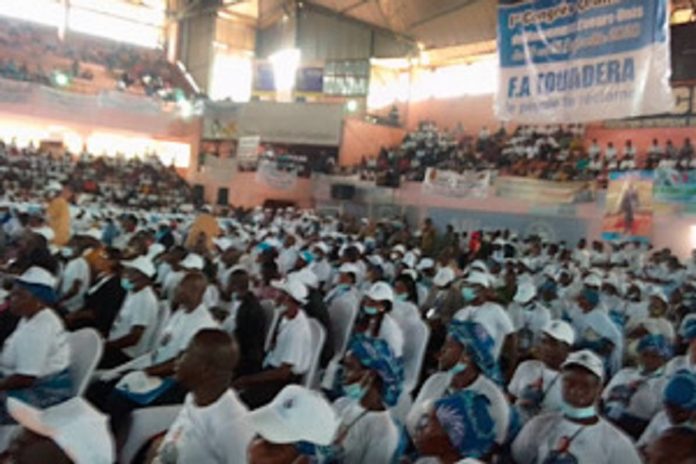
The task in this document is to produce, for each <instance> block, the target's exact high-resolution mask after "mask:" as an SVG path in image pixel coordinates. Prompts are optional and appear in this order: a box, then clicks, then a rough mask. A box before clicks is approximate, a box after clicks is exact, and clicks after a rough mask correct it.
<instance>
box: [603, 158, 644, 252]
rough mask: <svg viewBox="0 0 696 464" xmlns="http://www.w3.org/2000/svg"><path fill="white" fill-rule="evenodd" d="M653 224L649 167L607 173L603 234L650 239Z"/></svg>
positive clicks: (608, 238)
mask: <svg viewBox="0 0 696 464" xmlns="http://www.w3.org/2000/svg"><path fill="white" fill-rule="evenodd" d="M652 224H653V173H652V171H628V172H612V173H610V174H609V187H608V189H607V200H606V207H605V211H604V220H603V225H602V238H603V239H605V240H632V241H650V237H651V235H652Z"/></svg>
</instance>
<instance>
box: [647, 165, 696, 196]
mask: <svg viewBox="0 0 696 464" xmlns="http://www.w3.org/2000/svg"><path fill="white" fill-rule="evenodd" d="M653 194H654V197H655V201H657V202H662V203H682V204H689V203H693V202H694V200H696V171H677V170H676V169H657V170H655V185H654V186H653Z"/></svg>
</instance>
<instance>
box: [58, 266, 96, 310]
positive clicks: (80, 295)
mask: <svg viewBox="0 0 696 464" xmlns="http://www.w3.org/2000/svg"><path fill="white" fill-rule="evenodd" d="M76 280H79V281H80V282H81V284H80V287H79V288H78V290H77V293H76V294H75V296H73V297H72V298H70V299H69V300H66V301H65V302H64V303H63V306H65V309H66V310H68V312H71V313H72V312H74V311H77V310H78V309H82V306H83V305H84V303H85V293H87V290H88V289H89V281H90V273H89V264H87V260H86V259H85V258H83V257H81V256H80V257H78V258H75V259H72V260H70V261H68V264H67V265H66V266H65V269H64V270H63V278H62V280H61V284H60V294H61V295H65V294H66V293H68V291H69V290H70V289H71V288H72V286H73V282H75V281H76Z"/></svg>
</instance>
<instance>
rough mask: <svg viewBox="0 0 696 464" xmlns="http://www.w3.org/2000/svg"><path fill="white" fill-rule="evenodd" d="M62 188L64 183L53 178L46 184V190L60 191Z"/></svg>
mask: <svg viewBox="0 0 696 464" xmlns="http://www.w3.org/2000/svg"><path fill="white" fill-rule="evenodd" d="M61 190H63V184H61V183H60V182H58V181H57V180H52V181H50V182H49V183H48V185H46V191H48V192H60V191H61Z"/></svg>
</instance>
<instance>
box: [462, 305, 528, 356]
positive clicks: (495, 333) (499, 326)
mask: <svg viewBox="0 0 696 464" xmlns="http://www.w3.org/2000/svg"><path fill="white" fill-rule="evenodd" d="M454 318H455V319H457V320H460V321H465V320H469V321H473V322H478V323H479V324H481V325H483V327H485V329H486V331H487V332H488V334H489V335H490V336H491V338H493V341H494V342H495V349H494V354H495V357H496V359H499V358H500V352H501V351H502V350H503V343H504V342H505V337H507V336H508V335H510V334H511V333H513V332H514V331H515V328H514V327H513V325H512V321H511V320H510V316H508V314H507V313H506V312H505V310H503V308H502V307H501V306H500V305H498V304H495V303H490V302H487V303H484V304H482V305H481V306H467V307H466V308H464V309H461V310H459V311H458V312H457V313H456V314H455V315H454Z"/></svg>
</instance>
